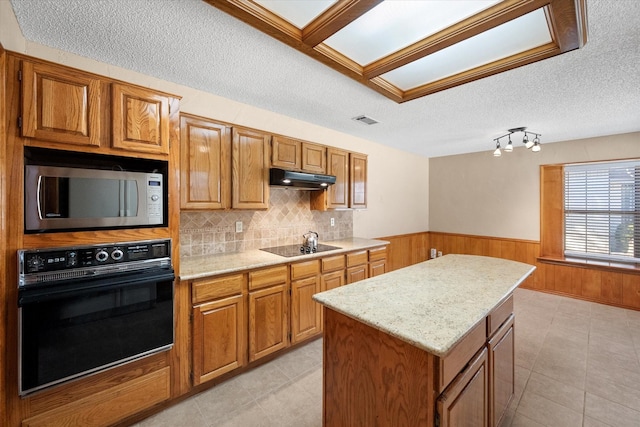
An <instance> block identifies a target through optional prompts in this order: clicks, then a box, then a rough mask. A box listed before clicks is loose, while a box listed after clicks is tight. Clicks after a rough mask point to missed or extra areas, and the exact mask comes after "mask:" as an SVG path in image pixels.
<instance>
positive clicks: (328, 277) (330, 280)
mask: <svg viewBox="0 0 640 427" xmlns="http://www.w3.org/2000/svg"><path fill="white" fill-rule="evenodd" d="M342 285H344V270H339V271H334V272H331V273H327V274H323V275H322V276H320V291H321V292H324V291H328V290H330V289H334V288H338V287H340V286H342Z"/></svg>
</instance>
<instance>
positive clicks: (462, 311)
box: [314, 255, 535, 427]
mask: <svg viewBox="0 0 640 427" xmlns="http://www.w3.org/2000/svg"><path fill="white" fill-rule="evenodd" d="M534 270H535V267H534V266H531V265H528V264H523V263H520V262H515V261H509V260H504V259H499V258H490V257H481V256H472V255H445V256H444V257H441V258H437V259H434V260H431V261H426V262H423V263H420V264H416V265H413V266H410V267H407V268H403V269H400V270H396V271H393V272H390V273H387V274H384V275H382V276H378V277H374V278H371V279H368V280H365V281H362V282H358V283H355V284H352V285H349V286H344V287H340V288H336V289H333V290H330V291H327V292H322V293H319V294H316V295H315V296H314V299H315V300H316V301H317V302H319V303H321V304H323V305H324V306H325V308H324V366H323V369H324V373H323V393H324V398H323V424H324V425H325V426H346V425H349V426H354V425H361V426H386V425H388V426H417V425H419V426H434V425H436V424H439V425H440V426H441V427H444V426H455V425H473V426H485V425H492V426H493V425H497V424H498V423H499V421H500V418H501V417H502V415H503V413H504V411H505V409H506V407H507V406H508V403H509V402H510V400H511V397H512V396H513V380H514V374H513V370H514V367H513V366H514V365H513V325H514V317H513V314H512V313H513V298H512V293H513V290H514V289H515V288H516V287H517V286H518V285H519V284H520V283H521V282H522V281H523V280H524V279H526V278H527V277H528V276H529V275H530V274H531V273H532V272H533V271H534ZM436 418H438V421H437V423H436Z"/></svg>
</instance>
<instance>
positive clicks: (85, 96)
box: [22, 61, 101, 147]
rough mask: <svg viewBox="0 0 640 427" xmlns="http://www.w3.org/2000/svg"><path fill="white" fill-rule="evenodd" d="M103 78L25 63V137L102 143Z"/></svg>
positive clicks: (93, 143) (23, 69) (72, 142)
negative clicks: (101, 79) (101, 104)
mask: <svg viewBox="0 0 640 427" xmlns="http://www.w3.org/2000/svg"><path fill="white" fill-rule="evenodd" d="M100 93H101V81H100V80H99V79H98V78H97V77H96V76H93V75H90V74H88V73H83V72H81V71H77V70H71V69H69V68H66V67H61V66H55V65H51V64H40V63H33V62H29V61H23V62H22V136H25V137H29V138H36V139H41V140H44V141H53V142H59V143H64V144H73V145H85V146H96V147H97V146H99V145H100V116H101V114H100V103H101V100H100V98H101V97H100Z"/></svg>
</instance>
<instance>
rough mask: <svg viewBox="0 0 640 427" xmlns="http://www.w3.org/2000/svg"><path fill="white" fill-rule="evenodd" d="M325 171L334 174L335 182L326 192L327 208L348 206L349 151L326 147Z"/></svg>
mask: <svg viewBox="0 0 640 427" xmlns="http://www.w3.org/2000/svg"><path fill="white" fill-rule="evenodd" d="M327 172H328V174H329V175H335V176H336V183H335V184H333V185H332V186H330V187H329V188H328V189H327V190H326V192H327V197H328V199H327V208H329V209H335V208H348V207H349V153H348V152H347V151H344V150H338V149H335V148H328V149H327Z"/></svg>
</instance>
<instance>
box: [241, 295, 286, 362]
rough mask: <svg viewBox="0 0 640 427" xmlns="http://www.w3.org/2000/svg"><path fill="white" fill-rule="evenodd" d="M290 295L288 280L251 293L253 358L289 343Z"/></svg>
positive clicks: (250, 325)
mask: <svg viewBox="0 0 640 427" xmlns="http://www.w3.org/2000/svg"><path fill="white" fill-rule="evenodd" d="M288 297H289V295H288V292H287V286H286V285H285V284H282V285H277V286H273V287H270V288H266V289H261V290H258V291H254V292H250V293H249V361H251V362H253V361H254V360H257V359H259V358H261V357H263V356H266V355H267V354H271V353H273V352H275V351H278V350H280V349H283V348H285V347H287V345H288V344H289V342H288V337H287V332H288V328H287V323H288V322H287V315H288V305H287V300H288Z"/></svg>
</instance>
